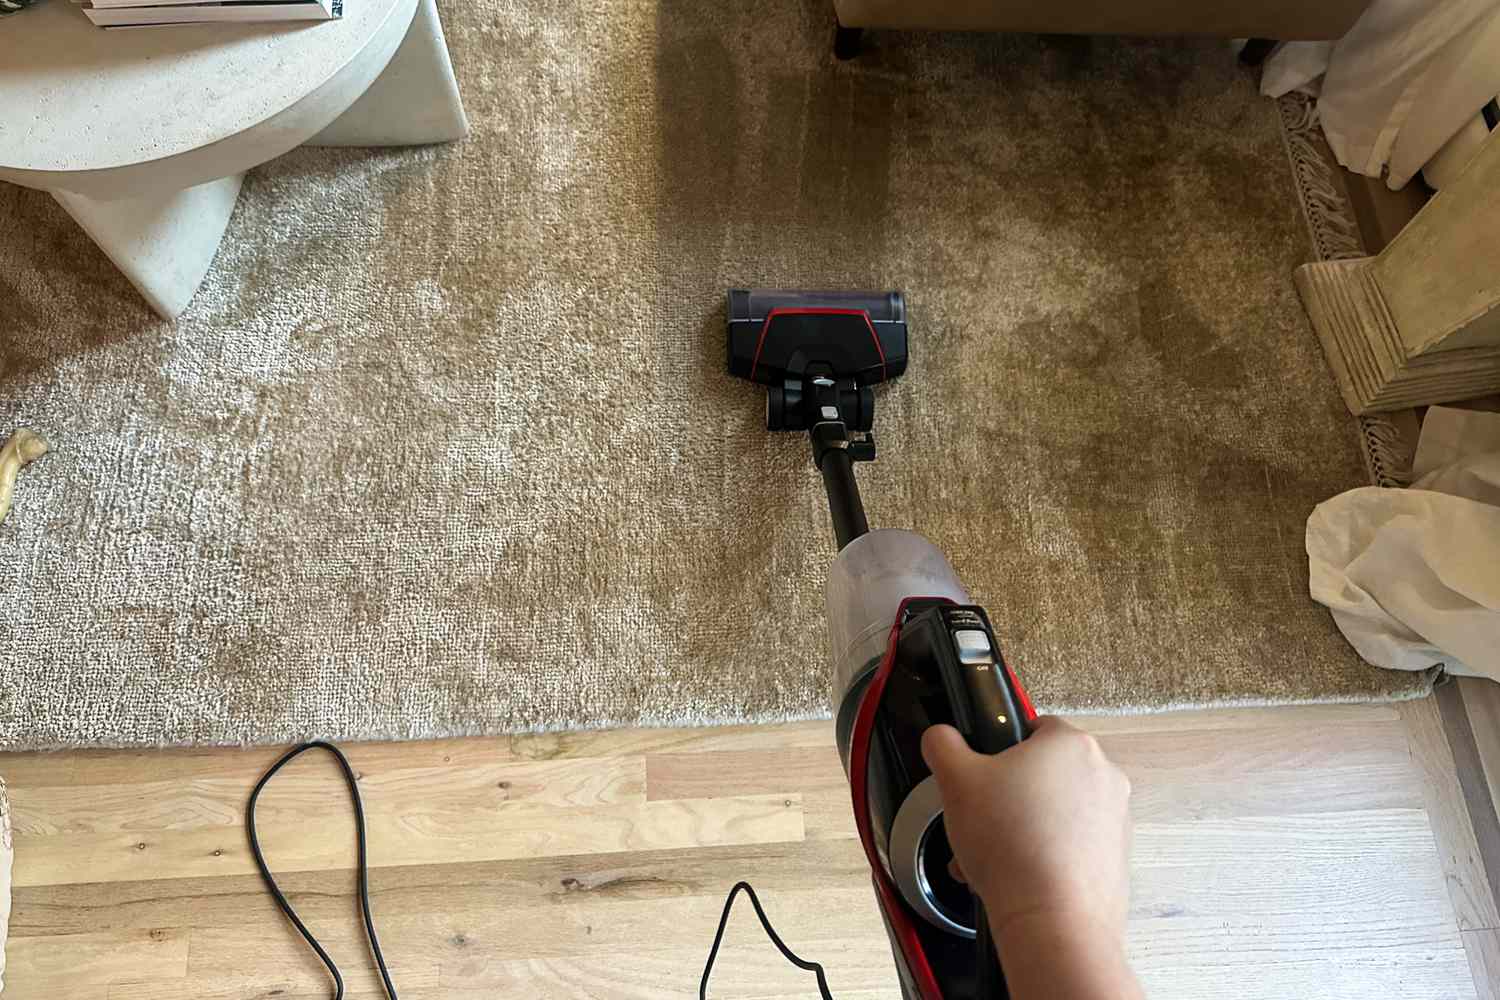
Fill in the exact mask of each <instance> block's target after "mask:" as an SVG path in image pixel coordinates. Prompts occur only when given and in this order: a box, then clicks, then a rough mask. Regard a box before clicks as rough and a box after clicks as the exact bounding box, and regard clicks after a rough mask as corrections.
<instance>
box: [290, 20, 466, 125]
mask: <svg viewBox="0 0 1500 1000" xmlns="http://www.w3.org/2000/svg"><path fill="white" fill-rule="evenodd" d="M468 134H469V120H468V119H467V118H466V117H465V116H464V105H463V101H462V100H461V99H460V98H459V95H458V81H457V80H456V79H454V76H453V63H452V61H451V60H449V58H448V45H447V42H445V41H444V40H443V25H442V23H441V22H440V21H439V20H438V12H437V5H436V3H435V2H434V0H420V2H419V3H418V4H417V12H416V15H415V16H414V17H413V18H412V21H411V27H410V28H409V29H407V32H406V38H405V39H404V40H403V41H402V43H401V47H400V48H398V49H397V50H396V54H395V55H394V56H392V57H391V61H390V62H389V63H388V64H387V65H386V67H385V71H384V72H382V73H381V74H380V76H378V77H376V78H375V82H374V83H373V84H371V85H370V89H369V90H367V91H365V92H364V94H363V96H361V97H360V98H359V99H358V100H356V101H355V102H354V103H353V104H352V105H350V107H349V110H347V111H345V112H344V113H343V114H342V115H340V116H339V117H338V118H335V119H334V121H333V124H331V125H329V126H328V127H327V128H325V129H324V130H323V131H322V132H319V133H318V134H317V135H315V136H313V137H312V138H311V139H309V140H307V143H306V145H309V146H416V145H421V144H424V143H429V142H451V141H453V140H454V139H462V138H463V137H464V136H466V135H468Z"/></svg>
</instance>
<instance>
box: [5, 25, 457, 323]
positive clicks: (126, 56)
mask: <svg viewBox="0 0 1500 1000" xmlns="http://www.w3.org/2000/svg"><path fill="white" fill-rule="evenodd" d="M387 76H389V77H390V79H389V80H388V79H387ZM0 94H4V95H5V99H4V100H0V180H7V181H12V182H14V183H17V184H22V185H25V186H27V187H34V188H41V189H43V190H47V191H51V192H52V193H53V194H54V196H56V197H57V200H58V201H59V203H61V204H62V206H63V207H64V208H65V209H67V211H68V212H69V214H71V215H72V216H73V217H74V218H75V219H76V220H78V222H79V223H80V224H81V225H82V226H83V228H84V229H85V230H86V231H87V232H88V233H89V235H90V236H91V237H93V238H94V239H95V241H96V242H98V243H99V245H100V246H101V247H102V248H103V249H104V251H105V252H106V253H107V254H108V255H109V257H110V259H111V260H113V261H114V262H115V264H116V265H117V266H119V267H120V269H121V270H122V271H124V272H125V274H126V276H127V277H129V278H130V280H131V281H132V282H133V283H134V284H135V286H136V287H137V288H138V289H140V291H141V294H142V295H144V296H145V298H146V299H147V301H149V302H150V303H151V305H152V308H154V309H156V311H157V312H159V313H161V314H162V315H163V316H166V317H167V318H169V319H170V318H172V317H175V316H176V315H177V314H178V313H180V312H181V311H182V309H183V308H185V307H186V305H187V303H188V300H190V299H191V298H192V295H193V292H194V291H195V290H196V289H197V287H198V285H199V283H200V282H201V281H202V279H203V275H204V274H205V273H206V272H207V270H208V266H209V264H210V263H211V262H212V260H213V255H214V252H215V250H216V249H217V247H218V243H219V239H220V237H221V236H222V235H223V232H224V227H225V225H226V224H227V222H228V219H229V212H230V210H231V209H232V208H233V206H234V197H235V195H236V194H237V193H238V191H239V181H240V177H241V176H242V175H243V174H244V172H245V171H246V170H248V169H250V168H251V167H254V166H257V165H259V164H261V163H264V162H266V161H267V160H270V159H273V158H275V157H277V156H280V155H281V154H282V153H285V152H286V151H287V150H289V149H292V148H294V147H296V146H299V145H301V144H303V143H305V142H308V141H309V140H314V141H316V142H317V143H319V144H322V145H408V144H417V143H427V142H445V141H448V140H452V139H457V138H460V137H462V136H463V135H464V134H465V133H466V132H467V131H468V124H467V121H466V120H465V118H464V113H463V105H462V103H461V101H460V100H459V95H458V87H457V83H456V81H455V80H454V76H453V67H452V64H451V63H450V61H449V59H448V51H447V48H446V46H445V45H444V44H443V34H442V26H441V24H440V23H439V21H438V16H437V8H436V6H435V5H434V0H360V2H358V3H350V4H347V5H346V6H345V12H344V16H343V18H342V19H340V20H337V21H325V22H318V23H315V24H307V23H296V22H283V23H275V24H249V25H241V24H210V25H191V26H183V27H172V28H152V29H145V30H139V31H104V30H102V29H99V28H96V27H94V26H93V25H92V24H90V23H89V21H88V19H87V18H85V17H84V16H83V14H82V12H81V11H79V10H77V9H76V8H75V7H74V6H73V5H72V4H69V3H59V2H53V3H46V4H42V5H41V6H40V7H39V8H37V9H35V10H31V11H28V12H27V14H26V16H25V17H17V18H15V19H14V20H13V21H8V22H7V23H6V25H5V31H3V32H0ZM366 94H368V95H369V99H368V100H362V97H363V96H364V95H366ZM346 112H349V113H350V118H349V121H348V122H344V121H342V120H341V116H343V115H344V114H345V113H346Z"/></svg>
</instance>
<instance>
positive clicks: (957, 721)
mask: <svg viewBox="0 0 1500 1000" xmlns="http://www.w3.org/2000/svg"><path fill="white" fill-rule="evenodd" d="M943 610H944V612H945V614H944V619H945V624H946V625H947V626H948V636H949V639H950V640H951V642H952V648H953V655H952V656H943V657H939V663H940V665H941V669H942V670H943V674H944V677H943V681H944V684H945V686H946V687H947V689H948V698H949V701H950V702H951V703H952V705H953V722H954V726H955V728H957V729H958V731H959V732H960V733H962V734H963V736H964V739H965V740H967V741H968V744H969V746H970V747H971V748H973V749H974V751H975V752H976V753H986V754H997V753H1000V752H1001V751H1004V750H1009V749H1010V748H1011V747H1013V746H1015V745H1016V744H1017V743H1020V742H1021V741H1022V740H1024V739H1025V738H1026V737H1027V736H1028V735H1030V730H1031V727H1030V726H1029V725H1028V724H1027V719H1026V711H1025V709H1024V707H1023V704H1024V703H1023V701H1022V699H1021V697H1020V695H1019V694H1018V693H1017V691H1016V689H1015V686H1014V685H1013V683H1012V680H1011V673H1010V671H1009V670H1007V669H1006V667H1005V661H1004V659H1002V658H1001V656H1000V646H999V644H998V643H997V642H995V636H994V633H993V632H991V631H990V624H989V621H988V619H987V618H986V617H985V615H984V613H983V611H981V610H980V609H978V608H972V607H962V606H960V607H953V608H944V609H943Z"/></svg>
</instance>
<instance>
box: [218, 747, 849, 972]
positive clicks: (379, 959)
mask: <svg viewBox="0 0 1500 1000" xmlns="http://www.w3.org/2000/svg"><path fill="white" fill-rule="evenodd" d="M309 750H327V751H328V752H329V753H331V754H333V756H334V759H335V760H337V761H338V762H339V768H340V769H341V770H342V771H343V772H344V782H345V784H347V785H348V786H349V799H350V801H351V802H352V803H353V805H354V825H355V826H354V828H355V838H356V843H357V845H358V848H359V857H358V876H359V909H360V916H361V917H362V918H363V920H364V925H365V937H367V938H368V939H369V941H370V953H371V954H372V955H373V956H374V958H375V966H376V968H378V969H379V970H380V979H381V983H382V984H383V985H384V986H385V995H386V996H387V997H389V998H390V1000H396V986H395V984H394V983H392V982H391V973H390V970H389V969H387V968H386V964H385V956H384V955H382V954H381V952H380V939H379V937H377V936H376V934H375V918H374V917H373V916H372V915H371V914H370V879H369V874H370V866H369V859H368V854H367V850H366V843H365V841H366V838H365V809H364V802H363V801H362V800H361V798H360V795H359V782H358V779H357V778H356V777H355V776H354V768H352V767H350V766H349V760H348V758H346V757H345V756H344V753H343V751H342V750H340V749H339V748H338V747H336V746H334V745H333V744H332V743H327V742H324V741H323V740H314V741H313V742H311V743H302V744H299V745H297V746H295V747H293V748H292V749H291V750H288V751H287V752H286V753H285V754H283V755H282V756H281V759H280V760H278V761H276V763H274V764H272V765H271V767H270V769H269V770H267V771H266V773H265V774H263V775H261V778H260V780H259V781H257V782H256V783H255V788H254V789H253V790H252V791H251V792H250V804H249V806H248V807H247V808H246V810H245V832H246V833H247V834H248V835H249V838H250V853H251V854H252V855H254V857H255V866H256V867H257V868H258V869H260V877H261V879H262V881H264V882H265V884H266V889H267V890H268V891H269V892H270V893H271V898H272V899H274V900H275V901H276V905H277V906H279V907H280V908H281V912H282V913H284V914H286V918H287V919H288V920H290V921H291V922H292V926H293V927H295V928H297V933H298V934H301V935H302V939H303V940H304V941H306V942H307V943H308V944H309V945H310V946H311V947H312V950H313V951H314V952H316V953H317V956H318V958H319V959H321V960H322V962H323V964H324V965H325V966H326V967H327V968H328V974H329V975H330V976H332V977H333V986H334V993H333V1000H343V997H344V977H343V975H342V974H340V972H339V967H338V966H337V965H335V964H334V961H333V959H332V958H330V957H329V955H328V952H327V951H325V950H324V949H323V946H322V945H321V944H319V943H318V939H317V938H315V937H313V934H312V932H311V931H309V930H308V929H307V925H306V924H304V923H303V922H302V918H301V917H299V916H297V911H296V910H295V909H293V908H292V904H291V903H290V902H289V901H288V900H287V898H286V894H285V893H283V892H282V891H281V887H280V886H278V885H277V884H276V879H275V877H274V876H273V875H272V874H271V869H270V867H269V866H268V865H267V864H266V858H265V855H264V854H262V853H261V849H260V836H259V834H258V833H257V832H256V829H255V804H256V802H257V801H258V800H259V799H260V793H261V792H262V791H264V790H265V787H266V785H267V784H268V783H269V782H270V780H271V779H272V778H273V777H275V776H276V772H277V771H280V770H281V769H282V768H283V767H285V766H286V765H287V764H289V763H290V762H291V761H292V760H294V759H295V758H297V757H299V756H301V755H302V754H304V753H306V752H307V751H309ZM741 892H744V893H745V894H746V895H747V896H749V897H750V905H751V906H753V907H755V915H756V916H757V917H759V918H760V925H761V927H763V928H765V931H766V936H767V937H769V938H770V939H771V943H772V944H774V945H775V946H776V949H777V950H778V951H780V952H781V954H782V956H783V957H785V958H786V960H787V961H788V962H791V963H792V964H793V965H795V966H796V967H797V968H799V969H801V970H803V971H804V972H811V973H813V974H814V975H815V976H817V979H818V992H819V994H821V996H822V1000H833V994H832V993H830V992H829V991H828V977H827V975H826V974H825V973H824V971H823V966H822V965H820V964H818V963H817V962H809V961H807V960H806V959H803V958H799V957H798V956H797V955H796V953H795V952H793V951H792V949H790V948H788V947H787V946H786V942H785V941H783V940H781V936H780V935H779V934H777V933H776V929H775V928H774V927H772V926H771V921H770V918H769V917H767V916H766V911H765V909H764V908H763V907H762V906H761V905H760V898H759V897H758V896H756V895H755V889H754V888H753V887H752V886H751V885H750V883H749V882H736V883H735V884H734V888H732V889H730V890H729V896H728V898H726V899H725V900H724V912H723V913H722V914H720V916H719V929H718V930H717V931H715V932H714V943H713V947H712V948H710V949H709V952H708V961H707V962H706V963H705V964H704V966H703V979H702V980H701V981H700V982H699V984H698V997H699V1000H708V980H709V977H710V976H712V975H713V971H714V960H715V959H717V958H718V957H719V946H720V945H721V944H722V943H723V942H724V928H725V927H727V926H728V924H729V914H730V913H731V912H732V911H733V909H734V901H735V899H736V898H737V897H738V896H739V894H740V893H741Z"/></svg>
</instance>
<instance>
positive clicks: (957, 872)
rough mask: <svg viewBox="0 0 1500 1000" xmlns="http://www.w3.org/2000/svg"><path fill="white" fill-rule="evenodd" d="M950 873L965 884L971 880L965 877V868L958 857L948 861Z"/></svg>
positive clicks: (955, 879)
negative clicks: (960, 865) (960, 864)
mask: <svg viewBox="0 0 1500 1000" xmlns="http://www.w3.org/2000/svg"><path fill="white" fill-rule="evenodd" d="M948 874H949V875H952V876H953V878H954V881H957V882H962V883H964V884H965V885H967V884H968V882H969V880H968V879H966V878H964V870H963V869H962V868H961V867H959V864H958V859H957V858H954V859H953V860H951V861H949V862H948Z"/></svg>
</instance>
